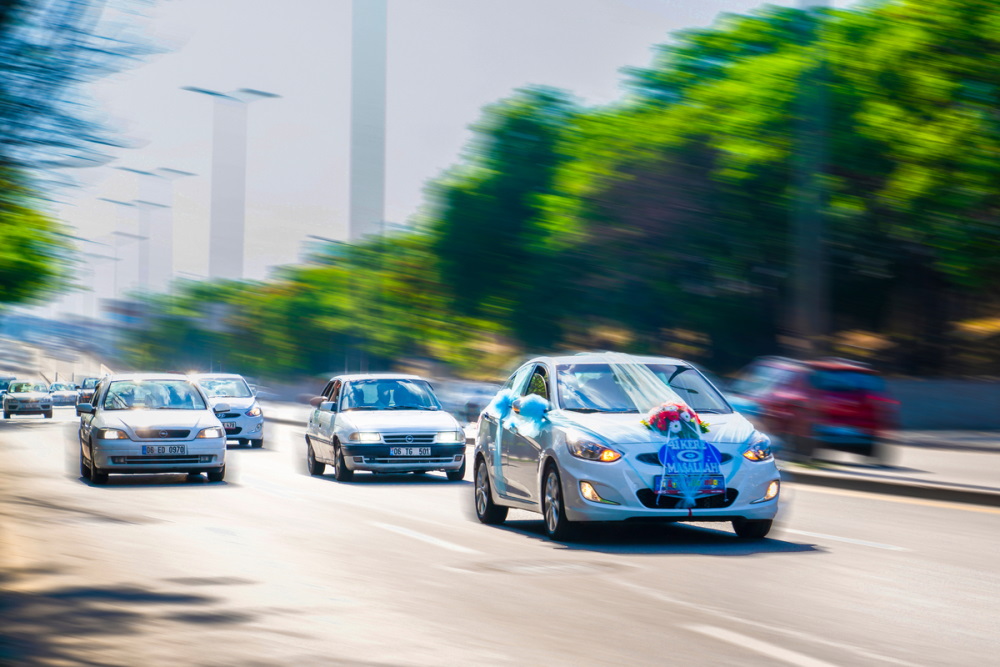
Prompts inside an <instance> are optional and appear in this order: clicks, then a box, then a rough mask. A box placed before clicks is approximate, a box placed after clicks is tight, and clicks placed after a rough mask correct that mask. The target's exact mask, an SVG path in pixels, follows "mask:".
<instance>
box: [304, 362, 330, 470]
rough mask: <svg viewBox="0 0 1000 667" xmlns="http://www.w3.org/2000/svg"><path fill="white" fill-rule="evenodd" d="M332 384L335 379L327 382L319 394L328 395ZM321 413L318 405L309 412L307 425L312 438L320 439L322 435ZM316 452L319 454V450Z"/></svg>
mask: <svg viewBox="0 0 1000 667" xmlns="http://www.w3.org/2000/svg"><path fill="white" fill-rule="evenodd" d="M332 385H333V380H330V381H329V382H327V383H326V386H325V387H323V391H321V392H320V394H319V395H320V396H324V397H325V396H326V395H327V392H329V391H330V387H331V386H332ZM319 413H320V409H319V406H318V405H317V406H315V407H313V409H312V412H310V413H309V423H308V424H307V425H306V432H307V433H308V434H309V437H310V439H317V440H318V439H319V438H320V437H321V435H320V432H319ZM314 449H315V448H314ZM316 453H317V454H318V453H319V452H316Z"/></svg>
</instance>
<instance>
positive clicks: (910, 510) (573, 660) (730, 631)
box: [0, 409, 1000, 666]
mask: <svg viewBox="0 0 1000 667" xmlns="http://www.w3.org/2000/svg"><path fill="white" fill-rule="evenodd" d="M75 424H76V419H75V418H74V417H73V413H72V410H71V409H57V415H56V419H54V420H53V421H43V420H41V419H38V418H29V417H24V418H15V419H14V420H11V421H0V573H2V577H3V578H2V579H0V581H2V585H3V586H2V587H3V600H2V602H3V605H2V607H0V613H2V614H3V618H2V619H0V635H2V636H3V641H2V642H0V663H9V664H51V665H57V664H58V665H67V664H88V665H90V664H100V665H175V664H190V665H296V666H302V665H332V664H373V665H374V664H407V665H408V664H419V665H458V664H461V665H481V664H489V665H506V664H510V665H581V664H586V665H591V664H593V665H610V664H615V665H617V664H650V665H652V664H657V665H698V666H704V665H775V664H778V665H783V664H787V665H810V666H815V665H827V664H834V665H909V664H914V665H959V664H990V663H992V664H996V661H997V655H998V654H1000V633H998V632H997V630H996V621H997V619H998V618H1000V602H998V600H1000V577H998V576H997V554H998V553H1000V549H998V538H997V535H998V534H1000V510H997V509H993V508H986V507H977V506H973V505H958V504H948V503H940V502H934V501H925V500H918V499H908V498H896V497H890V496H876V495H869V494H862V493H857V492H850V491H841V490H836V489H823V488H810V487H800V488H794V487H792V486H791V485H789V486H787V487H786V489H785V492H784V497H785V507H784V510H783V515H782V523H781V525H780V527H779V528H778V529H777V530H775V531H774V532H772V534H771V538H770V539H767V540H764V541H760V542H743V541H739V540H737V539H736V538H735V537H734V536H733V534H732V533H731V532H730V531H729V530H728V526H726V525H724V524H704V525H701V526H664V527H637V528H628V529H625V528H615V529H610V528H609V529H601V530H597V531H593V532H591V533H590V534H589V535H588V536H587V537H586V538H585V540H584V541H583V542H581V543H578V544H574V545H572V546H567V545H561V544H556V543H552V542H549V541H547V540H546V539H544V537H543V534H542V525H541V522H540V520H539V518H538V517H537V516H536V515H531V514H527V513H519V512H518V513H512V515H511V520H510V521H509V522H508V524H507V525H506V526H505V527H502V528H496V527H488V526H482V525H480V524H478V523H477V522H476V521H475V518H474V515H473V513H472V489H471V483H470V482H469V481H468V479H467V480H466V481H465V482H461V483H450V482H447V481H446V480H445V478H444V476H443V475H437V474H434V475H427V476H424V477H418V476H414V475H406V476H381V477H373V476H368V475H363V474H359V475H356V476H355V481H354V482H353V483H350V484H341V483H337V482H336V481H334V480H333V479H332V478H312V477H309V476H308V475H307V474H306V473H305V470H304V467H305V466H304V461H303V458H304V451H303V450H304V446H303V443H302V434H301V429H299V428H296V427H293V426H285V425H276V424H269V425H268V426H267V429H268V430H267V437H268V443H267V445H266V447H265V448H264V449H263V450H251V449H231V450H230V452H229V457H230V458H229V467H230V470H229V474H228V477H227V481H226V482H224V483H220V484H211V483H208V482H207V480H205V479H204V478H201V479H197V480H194V481H191V480H189V479H188V478H187V477H185V476H183V475H165V476H133V477H112V478H111V483H110V484H109V485H108V486H106V487H93V486H90V485H89V484H88V483H86V482H85V481H84V480H82V479H80V478H79V476H78V474H77V472H78V460H77V449H76V443H75ZM470 477H471V473H470Z"/></svg>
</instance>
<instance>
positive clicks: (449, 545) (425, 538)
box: [371, 521, 482, 554]
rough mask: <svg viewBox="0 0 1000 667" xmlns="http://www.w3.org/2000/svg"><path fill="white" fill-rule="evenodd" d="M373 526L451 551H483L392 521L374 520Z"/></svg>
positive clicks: (466, 552)
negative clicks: (397, 524) (392, 522)
mask: <svg viewBox="0 0 1000 667" xmlns="http://www.w3.org/2000/svg"><path fill="white" fill-rule="evenodd" d="M371 525H373V526H377V527H379V528H381V529H382V530H388V531H390V532H393V533H397V534H399V535H405V536H406V537H412V538H413V539H415V540H420V541H421V542H426V543H427V544H433V545H434V546H437V547H441V548H442V549H448V550H450V551H457V552H458V553H461V554H479V553H482V552H481V551H476V550H475V549H470V548H469V547H463V546H462V545H461V544H455V543H454V542H448V541H447V540H442V539H439V538H437V537H433V536H432V535H427V534H425V533H421V532H418V531H416V530H410V529H409V528H403V527H402V526H396V525H393V524H391V523H382V522H380V521H373V522H372V524H371Z"/></svg>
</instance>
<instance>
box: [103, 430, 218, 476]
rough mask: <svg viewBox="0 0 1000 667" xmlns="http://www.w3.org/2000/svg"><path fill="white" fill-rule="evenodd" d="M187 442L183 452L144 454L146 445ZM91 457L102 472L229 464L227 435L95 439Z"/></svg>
mask: <svg viewBox="0 0 1000 667" xmlns="http://www.w3.org/2000/svg"><path fill="white" fill-rule="evenodd" d="M149 445H165V446H169V445H184V446H185V453H184V454H156V455H150V454H143V453H142V448H143V446H149ZM92 456H93V458H94V461H95V463H97V467H98V468H100V469H101V471H102V472H109V473H158V472H200V471H207V470H219V469H220V468H222V467H223V466H224V465H225V464H226V441H225V439H224V438H196V439H193V440H158V441H152V440H150V441H135V440H128V441H122V440H95V441H94V448H93V451H92Z"/></svg>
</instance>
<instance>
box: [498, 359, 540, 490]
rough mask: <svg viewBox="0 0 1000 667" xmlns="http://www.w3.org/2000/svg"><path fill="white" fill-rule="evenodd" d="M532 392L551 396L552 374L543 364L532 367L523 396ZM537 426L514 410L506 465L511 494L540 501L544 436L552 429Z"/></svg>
mask: <svg viewBox="0 0 1000 667" xmlns="http://www.w3.org/2000/svg"><path fill="white" fill-rule="evenodd" d="M531 394H535V395H536V396H541V397H542V398H544V399H545V400H546V401H548V400H550V396H551V392H550V377H549V373H548V370H547V369H546V368H545V366H544V365H543V364H536V365H535V366H534V368H532V370H531V375H530V376H529V378H528V382H527V384H526V385H525V387H524V389H523V390H522V392H521V398H523V397H525V396H530V395H531ZM533 427H534V424H532V423H530V422H529V420H527V419H525V418H524V417H522V416H521V415H520V414H518V413H517V412H513V414H512V415H511V418H510V419H509V420H508V426H507V427H506V431H507V432H506V433H505V434H504V454H505V455H504V457H503V469H504V477H505V478H506V480H507V486H508V489H509V492H510V495H511V496H514V497H517V498H519V499H523V500H528V501H531V502H539V492H540V489H539V485H538V465H539V462H540V461H541V458H542V451H543V450H544V443H543V442H542V439H543V438H545V437H547V436H548V433H549V432H548V431H544V432H536V430H535V428H533Z"/></svg>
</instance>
